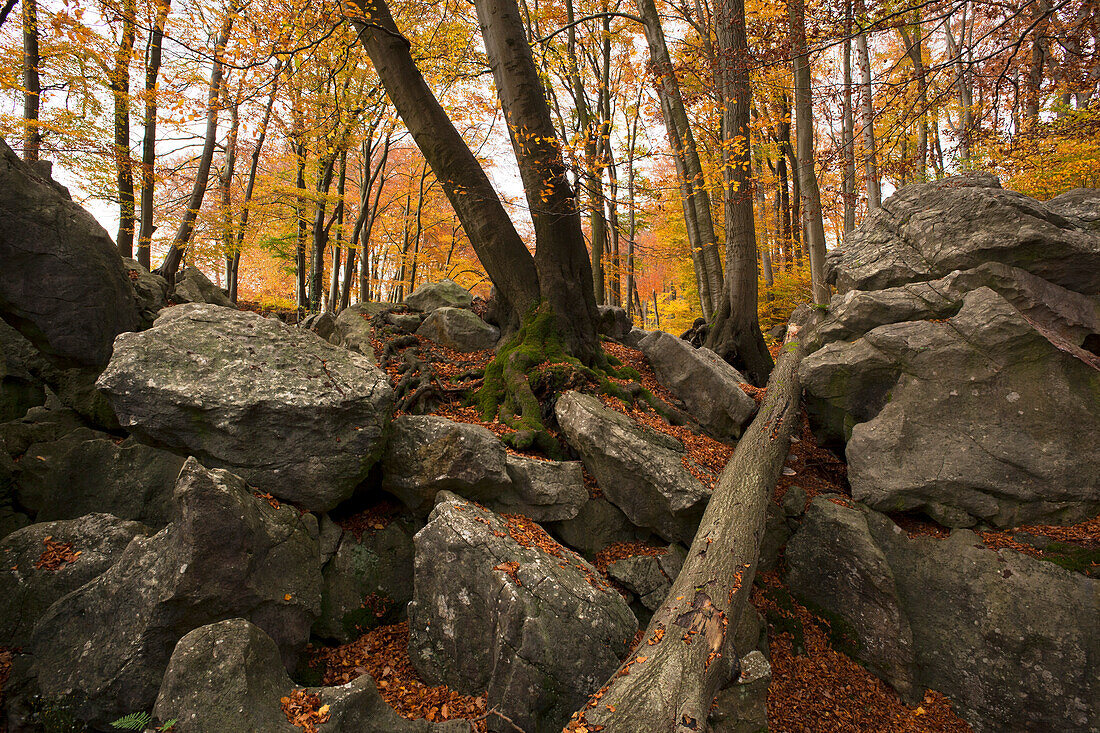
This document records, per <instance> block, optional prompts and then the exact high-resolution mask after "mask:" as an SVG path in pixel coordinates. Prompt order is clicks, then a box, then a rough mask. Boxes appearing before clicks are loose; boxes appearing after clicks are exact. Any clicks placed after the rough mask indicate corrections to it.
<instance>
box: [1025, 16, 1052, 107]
mask: <svg viewBox="0 0 1100 733" xmlns="http://www.w3.org/2000/svg"><path fill="white" fill-rule="evenodd" d="M1034 5H1035V15H1034V21H1033V22H1034V24H1035V29H1034V31H1033V33H1034V34H1035V38H1034V39H1033V40H1032V42H1031V60H1030V63H1029V64H1028V69H1027V103H1026V107H1025V110H1024V120H1025V121H1026V122H1027V124H1028V125H1031V126H1034V125H1035V124H1037V123H1038V122H1039V106H1040V101H1041V100H1040V93H1041V87H1042V84H1043V66H1044V64H1045V63H1046V60H1047V56H1048V55H1049V53H1048V51H1047V36H1046V34H1047V26H1048V25H1049V21H1048V20H1047V18H1048V17H1049V16H1050V12H1051V9H1050V0H1034Z"/></svg>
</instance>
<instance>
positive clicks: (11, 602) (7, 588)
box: [0, 514, 149, 649]
mask: <svg viewBox="0 0 1100 733" xmlns="http://www.w3.org/2000/svg"><path fill="white" fill-rule="evenodd" d="M148 534H149V530H148V528H147V527H145V526H144V525H142V524H139V523H138V522H130V521H126V520H123V519H119V518H118V517H113V516H111V515H110V514H88V515H86V516H83V517H80V518H79V519H69V520H64V521H59V522H42V523H39V524H32V525H30V526H29V527H23V528H22V529H20V530H17V531H15V532H12V533H11V534H9V535H8V536H7V537H5V538H4V539H3V540H0V646H3V647H7V648H9V649H10V648H12V647H26V646H28V645H29V644H30V642H31V632H32V631H33V630H34V625H35V624H36V623H37V622H38V619H39V618H41V617H42V615H43V614H44V613H45V612H46V609H47V608H49V607H50V605H51V604H53V602H54V601H56V600H57V599H59V598H61V597H62V596H64V595H66V594H67V593H71V592H72V591H74V590H76V589H77V588H79V587H81V586H82V585H84V584H85V583H87V582H88V581H90V580H92V579H93V578H95V577H97V576H99V575H100V574H102V573H103V572H104V571H106V570H107V569H108V568H109V567H111V566H112V565H114V564H115V562H116V561H117V560H118V559H119V557H120V556H121V555H122V551H123V550H125V549H126V546H127V545H128V544H130V540H132V539H134V538H135V537H145V536H147V535H148Z"/></svg>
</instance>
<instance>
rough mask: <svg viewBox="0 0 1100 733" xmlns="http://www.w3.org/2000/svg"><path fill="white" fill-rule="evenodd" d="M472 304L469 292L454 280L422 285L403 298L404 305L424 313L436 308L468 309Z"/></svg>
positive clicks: (472, 297) (472, 300)
mask: <svg viewBox="0 0 1100 733" xmlns="http://www.w3.org/2000/svg"><path fill="white" fill-rule="evenodd" d="M473 302H474V296H472V295H470V291H469V290H467V289H466V288H464V287H462V286H461V285H459V284H458V283H456V282H455V281H454V280H441V281H440V282H437V283H424V284H422V285H421V286H420V287H418V288H417V289H416V290H414V291H413V292H412V294H411V295H409V297H407V298H405V305H407V306H409V307H410V308H415V309H416V310H418V311H424V312H425V313H430V312H432V311H434V310H436V309H438V308H469V307H470V306H471V305H472V304H473Z"/></svg>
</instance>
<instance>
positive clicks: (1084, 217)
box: [1043, 188, 1100, 232]
mask: <svg viewBox="0 0 1100 733" xmlns="http://www.w3.org/2000/svg"><path fill="white" fill-rule="evenodd" d="M1043 205H1044V206H1046V208H1047V209H1048V210H1049V211H1053V212H1054V213H1056V214H1061V215H1062V216H1064V217H1066V218H1067V219H1070V220H1071V221H1073V222H1074V223H1076V224H1078V225H1080V226H1082V227H1083V228H1085V229H1091V230H1092V231H1094V232H1100V189H1096V188H1075V189H1073V190H1072V191H1066V192H1065V193H1063V194H1059V195H1057V196H1055V197H1054V198H1052V199H1050V200H1048V201H1044V202H1043Z"/></svg>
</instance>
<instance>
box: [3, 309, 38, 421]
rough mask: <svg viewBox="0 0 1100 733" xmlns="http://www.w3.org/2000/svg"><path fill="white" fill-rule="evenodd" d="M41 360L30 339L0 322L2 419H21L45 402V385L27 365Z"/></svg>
mask: <svg viewBox="0 0 1100 733" xmlns="http://www.w3.org/2000/svg"><path fill="white" fill-rule="evenodd" d="M41 359H42V356H41V355H40V354H38V353H37V350H36V349H35V348H34V346H33V345H31V342H30V341H27V339H25V338H23V335H22V334H21V333H19V332H18V331H16V330H15V329H14V328H12V327H11V326H9V325H8V324H7V323H6V322H5V321H0V422H6V421H8V420H16V419H18V418H21V417H23V416H24V415H26V414H27V410H29V409H31V408H32V407H37V406H38V405H41V404H44V403H45V402H46V385H45V384H44V383H43V382H42V380H41V379H39V378H38V377H36V376H34V374H33V373H32V372H31V370H30V368H28V367H29V366H30V364H33V362H34V361H37V360H41Z"/></svg>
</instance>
